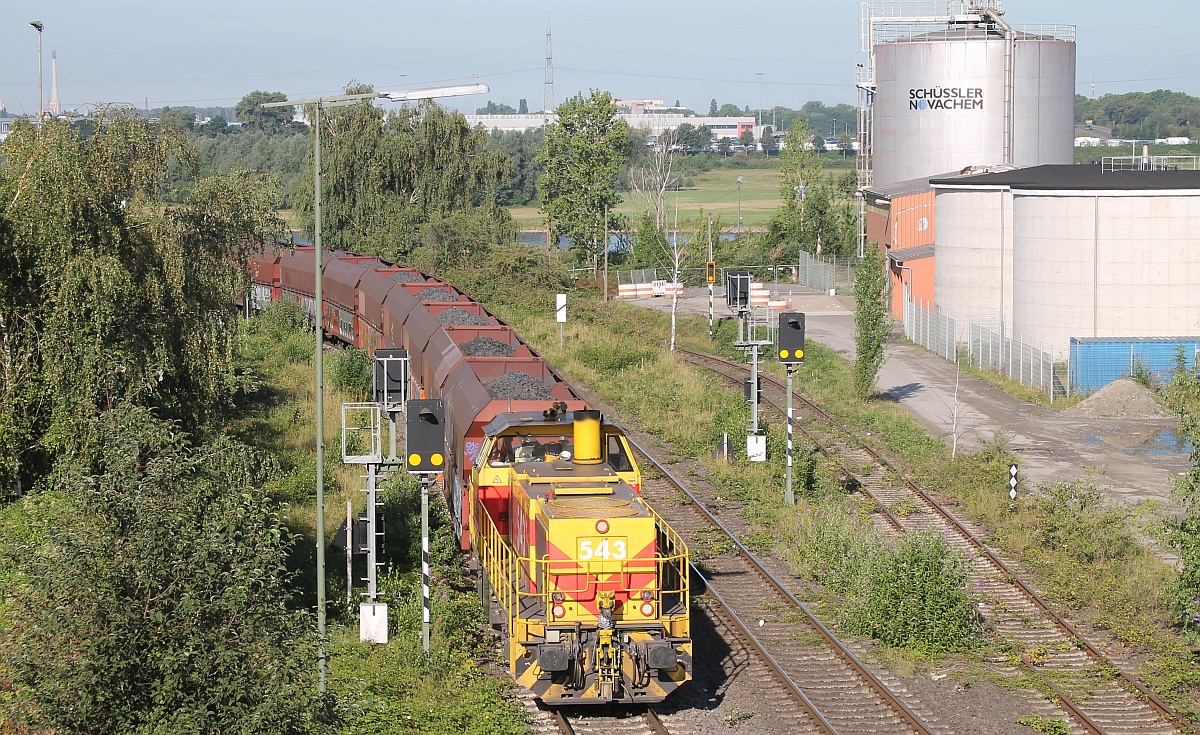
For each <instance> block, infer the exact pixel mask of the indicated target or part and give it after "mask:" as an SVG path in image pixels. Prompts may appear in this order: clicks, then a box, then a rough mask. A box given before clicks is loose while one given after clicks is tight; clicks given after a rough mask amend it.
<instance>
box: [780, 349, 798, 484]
mask: <svg viewBox="0 0 1200 735" xmlns="http://www.w3.org/2000/svg"><path fill="white" fill-rule="evenodd" d="M795 371H796V368H795V366H793V365H788V366H787V475H786V482H785V484H784V489H783V501H784V502H785V503H787V504H788V505H795V504H796V493H794V492H793V491H792V373H794V372H795Z"/></svg>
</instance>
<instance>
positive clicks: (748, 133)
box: [738, 129, 754, 148]
mask: <svg viewBox="0 0 1200 735" xmlns="http://www.w3.org/2000/svg"><path fill="white" fill-rule="evenodd" d="M738 142H739V143H741V144H742V145H744V146H746V147H747V148H752V147H753V146H754V131H753V130H749V129H747V130H743V131H742V132H741V133H739V134H738Z"/></svg>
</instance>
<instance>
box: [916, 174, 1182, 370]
mask: <svg viewBox="0 0 1200 735" xmlns="http://www.w3.org/2000/svg"><path fill="white" fill-rule="evenodd" d="M1085 168H1092V167H1085ZM1173 173H1174V174H1176V177H1172V178H1179V179H1183V177H1182V176H1178V174H1184V173H1191V172H1156V174H1155V175H1156V176H1158V177H1164V178H1166V177H1168V176H1170V175H1171V174H1173ZM1119 175H1120V172H1118V173H1117V174H1108V176H1107V177H1105V178H1108V177H1114V178H1115V177H1117V176H1119ZM1164 175H1165V176H1164ZM1129 178H1133V177H1132V176H1130V177H1129ZM1165 183H1173V182H1170V181H1169V180H1168V181H1167V182H1165ZM1189 185H1191V186H1194V184H1188V183H1187V182H1186V181H1180V182H1178V186H1180V187H1183V186H1189ZM938 206H939V207H940V206H941V202H940V201H939V203H938ZM1013 206H1014V211H1015V218H1014V221H1015V226H1014V230H1013V240H1012V246H1013V260H1014V262H1015V264H1016V267H1015V269H1014V270H1013V304H1014V306H1015V311H1014V313H1013V324H1012V327H1013V330H1014V331H1016V332H1019V333H1020V334H1023V335H1025V336H1027V337H1030V338H1032V339H1034V340H1038V341H1040V342H1043V343H1045V344H1047V345H1049V346H1051V348H1052V349H1053V351H1054V354H1055V359H1064V358H1065V357H1066V354H1067V348H1068V344H1069V342H1070V339H1071V338H1072V337H1166V336H1175V335H1195V334H1197V333H1200V189H1195V188H1193V189H1190V190H1189V189H1185V188H1177V189H1174V190H1172V189H1170V188H1167V187H1166V186H1163V187H1162V188H1148V187H1147V188H1141V189H1134V188H1133V187H1132V186H1131V187H1130V189H1128V190H1124V191H1121V190H1104V189H1097V188H1090V189H1089V188H1084V187H1080V188H1078V189H1076V190H1069V189H1066V188H1063V189H1059V190H1043V191H1037V190H1024V191H1022V190H1018V189H1014V190H1013ZM939 257H940V254H939ZM938 265H939V268H940V266H941V263H940V262H939V264H938ZM941 277H942V276H941V272H940V270H939V274H938V278H939V280H940V279H941Z"/></svg>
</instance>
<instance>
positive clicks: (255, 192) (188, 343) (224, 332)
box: [0, 111, 283, 491]
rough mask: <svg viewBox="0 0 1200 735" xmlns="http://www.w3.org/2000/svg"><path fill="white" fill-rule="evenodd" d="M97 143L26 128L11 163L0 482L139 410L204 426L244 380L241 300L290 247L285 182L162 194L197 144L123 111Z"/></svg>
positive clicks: (57, 127) (14, 138) (22, 477)
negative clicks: (239, 370) (261, 257)
mask: <svg viewBox="0 0 1200 735" xmlns="http://www.w3.org/2000/svg"><path fill="white" fill-rule="evenodd" d="M103 122H104V124H102V125H97V127H96V131H95V133H94V134H93V135H91V136H89V137H86V138H85V137H83V136H81V135H80V133H79V132H77V131H76V130H75V129H73V128H72V127H70V126H69V125H66V124H60V123H52V124H49V125H46V126H45V127H44V128H43V130H42V131H41V132H40V133H39V132H38V131H36V130H34V129H33V127H32V126H29V125H20V124H19V125H16V126H14V127H13V131H12V133H11V135H10V136H9V138H8V140H7V141H5V148H4V153H5V156H4V159H3V161H2V162H0V272H2V273H4V274H5V276H4V278H0V487H4V488H5V489H7V488H9V487H15V488H18V491H19V489H21V488H23V487H26V486H27V482H28V481H31V480H35V479H38V478H40V477H44V474H45V470H46V469H47V468H48V466H49V464H50V463H51V462H52V461H53V458H54V457H55V456H57V455H59V454H61V453H62V452H64V451H66V450H68V449H70V448H71V447H72V446H74V445H75V443H76V441H77V439H78V431H77V425H78V423H79V422H80V421H86V420H88V419H89V418H90V417H92V416H94V415H96V414H97V413H98V412H100V411H103V410H107V409H111V408H112V407H114V406H116V405H121V404H124V403H135V404H137V405H143V406H152V407H154V408H155V410H157V411H158V412H159V415H160V416H161V417H163V418H166V419H172V420H177V421H179V422H180V425H181V428H183V429H184V430H188V431H192V430H196V429H198V428H201V427H204V426H207V425H210V424H211V423H212V422H214V421H215V420H216V419H218V418H220V411H221V408H222V407H223V406H224V405H226V404H227V403H228V401H229V400H230V398H231V396H232V394H233V392H234V391H235V390H236V389H237V388H238V386H239V383H238V380H237V379H236V378H235V375H234V357H233V349H234V343H235V338H236V330H237V318H236V316H237V310H236V307H235V305H234V302H235V301H236V300H237V299H239V298H240V297H241V296H242V295H243V294H245V293H246V290H247V288H248V285H249V283H248V273H247V264H248V261H249V258H250V256H251V253H252V251H253V250H254V249H255V248H257V247H259V245H258V243H263V242H266V243H274V242H276V241H277V239H278V238H279V237H280V236H281V234H282V231H283V223H282V222H281V221H280V220H279V219H278V218H277V217H276V215H275V207H276V206H277V204H278V194H279V190H278V184H277V183H276V182H275V181H274V180H273V179H272V178H271V177H269V176H260V175H256V174H249V173H245V172H242V171H233V172H231V173H229V174H227V175H223V176H214V177H209V178H206V179H201V180H200V181H198V182H197V183H196V185H195V186H194V187H193V189H192V190H191V191H190V192H189V193H188V194H187V197H186V199H185V201H184V203H183V204H182V205H178V206H176V205H170V204H168V203H166V202H164V201H162V200H161V199H160V198H159V194H160V191H161V189H160V183H161V181H162V179H163V177H164V175H165V174H166V172H167V170H168V169H169V168H170V166H172V165H178V166H182V167H184V168H191V167H194V165H195V158H196V154H195V150H194V148H192V146H191V145H190V143H189V141H188V140H187V138H186V137H185V136H184V135H182V134H181V133H180V132H179V131H177V130H174V129H172V128H155V127H154V126H151V125H150V124H149V123H148V122H146V121H145V120H142V119H141V118H140V117H138V115H137V114H136V113H135V112H133V111H118V112H116V113H113V114H110V115H109V116H108V117H107V118H105V119H104V120H103Z"/></svg>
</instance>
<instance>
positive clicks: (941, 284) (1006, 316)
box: [933, 177, 1013, 342]
mask: <svg viewBox="0 0 1200 735" xmlns="http://www.w3.org/2000/svg"><path fill="white" fill-rule="evenodd" d="M967 178H969V177H967ZM935 186H936V189H935V190H936V192H937V200H936V201H937V204H936V206H937V243H936V251H935V252H936V257H937V278H936V279H935V280H934V297H933V301H934V303H935V304H937V305H938V308H940V309H943V310H945V311H947V312H949V313H951V314H953V315H954V316H955V317H957V324H958V330H959V333H958V334H957V335H956V337H957V339H958V341H959V342H966V341H967V328H968V326H969V320H970V319H982V320H985V321H990V322H992V323H993V324H999V323H1000V322H1001V320H1003V323H1004V326H1005V329H1011V327H1012V304H1013V290H1012V288H1013V285H1012V284H1013V281H1012V278H1013V277H1012V270H1013V245H1012V233H1013V209H1012V192H1011V191H1009V190H1008V189H1007V188H1006V187H1000V186H995V187H987V186H970V185H962V186H955V185H954V184H952V183H951V184H940V183H939V184H936V185H935Z"/></svg>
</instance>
